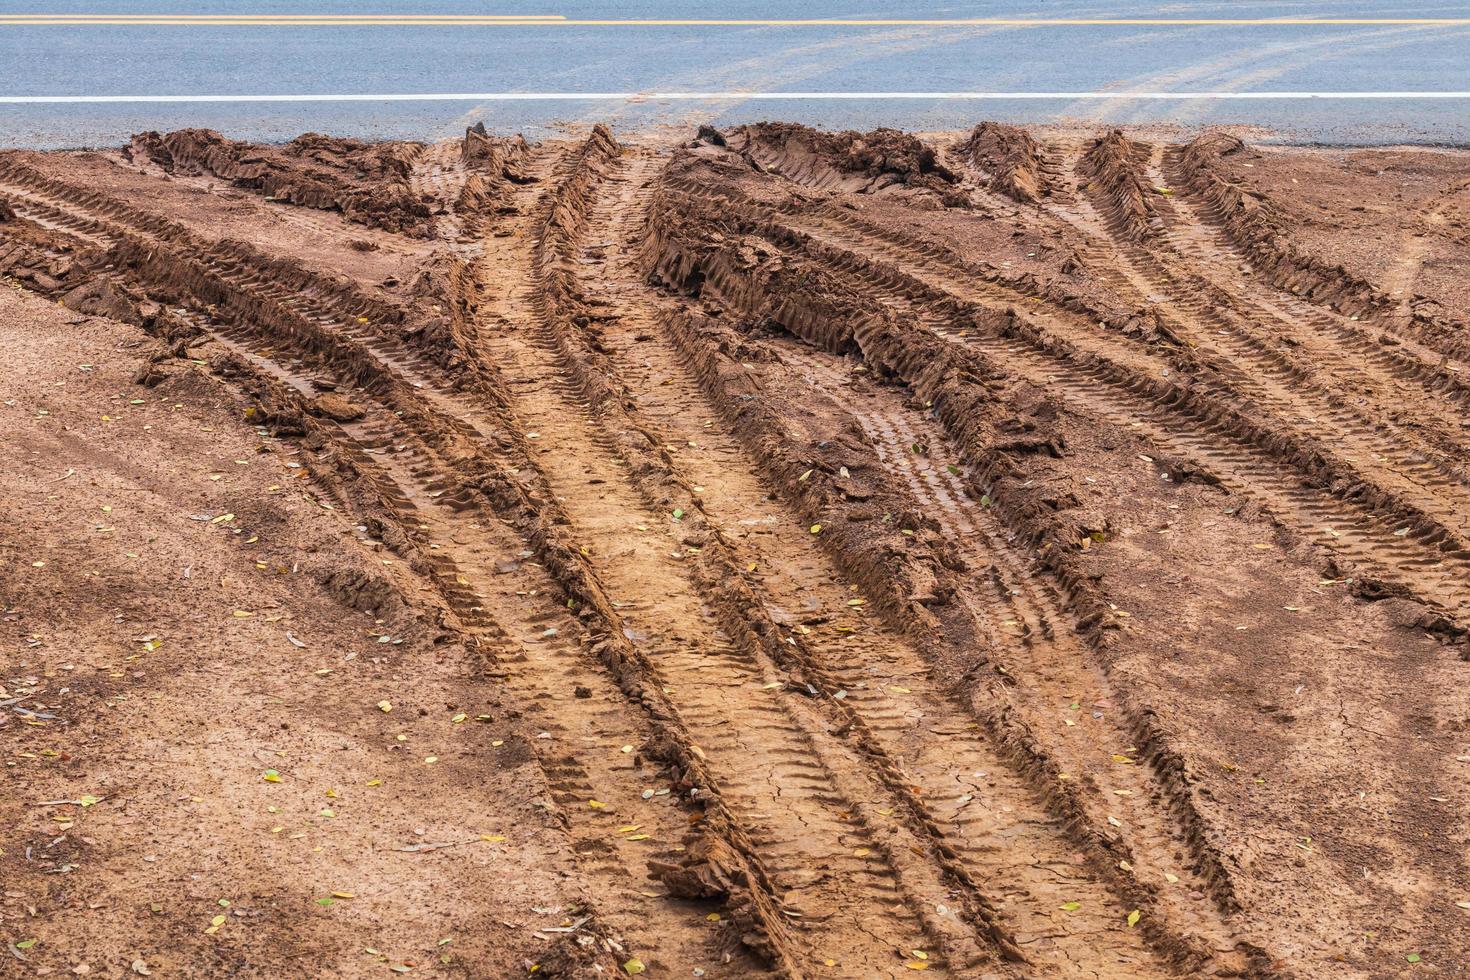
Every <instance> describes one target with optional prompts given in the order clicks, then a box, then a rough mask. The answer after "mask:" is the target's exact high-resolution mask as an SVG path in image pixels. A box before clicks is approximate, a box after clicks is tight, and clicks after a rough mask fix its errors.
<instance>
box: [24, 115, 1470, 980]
mask: <svg viewBox="0 0 1470 980" xmlns="http://www.w3.org/2000/svg"><path fill="white" fill-rule="evenodd" d="M1467 195H1470V156H1467V155H1466V154H1465V153H1463V152H1460V151H1428V150H1422V149H1403V150H1373V151H1351V150H1350V151H1344V150H1321V149H1306V148H1280V147H1270V148H1267V147H1256V146H1252V145H1249V144H1247V143H1243V142H1241V141H1240V140H1239V139H1236V138H1235V137H1233V136H1229V135H1226V134H1222V133H1204V134H1176V135H1173V136H1171V137H1169V138H1161V136H1160V134H1158V133H1153V132H1148V133H1143V132H1140V133H1122V132H1071V131H1065V130H1058V129H1048V130H1045V131H1040V130H1038V131H1036V132H1034V133H1028V132H1026V131H1023V130H1020V129H1016V128H1014V127H1009V126H1001V125H996V124H989V123H987V124H982V125H980V126H977V127H976V128H975V130H974V131H972V132H969V133H942V134H926V135H925V136H924V137H923V138H922V139H921V138H918V137H915V136H909V135H905V134H901V133H897V132H893V131H886V130H879V131H876V132H874V133H867V134H859V133H841V134H838V133H824V132H817V131H814V130H810V129H807V128H805V127H802V126H797V125H788V124H762V125H759V126H751V127H743V128H740V129H734V130H729V131H724V132H721V131H717V130H715V129H712V128H709V127H705V128H702V129H700V130H699V131H698V133H697V134H696V133H694V132H690V133H686V134H681V135H679V136H677V137H675V138H663V137H660V138H658V139H650V138H642V139H640V138H636V137H633V136H624V135H621V134H618V135H615V134H613V133H611V132H610V131H608V130H606V129H603V128H602V127H598V128H596V129H594V130H592V131H591V132H590V133H589V134H587V135H586V136H585V138H582V139H568V140H565V141H553V142H545V143H538V144H527V143H526V142H525V141H523V140H521V139H519V138H518V137H515V136H512V135H496V134H492V133H487V132H485V131H484V130H483V129H480V128H478V127H476V128H473V129H471V130H469V131H467V132H466V135H465V137H464V139H463V140H453V141H448V142H445V143H441V144H435V145H431V146H425V145H420V144H413V143H388V144H362V143H356V142H354V141H350V140H339V139H334V138H330V137H323V136H315V135H308V136H303V137H302V138H300V139H298V140H296V141H294V142H292V143H290V144H286V145H284V146H279V147H265V146H255V145H251V144H245V143H238V142H235V141H232V140H229V139H227V138H226V137H223V136H221V135H219V134H217V133H211V132H207V131H181V132H177V133H170V134H158V133H145V134H140V135H139V136H138V137H136V138H135V139H134V140H133V141H132V143H131V144H130V145H128V146H127V147H120V148H118V149H116V150H112V151H107V152H102V153H59V154H39V153H25V152H16V153H7V154H0V275H3V277H4V282H3V284H0V403H3V404H0V412H3V416H0V417H3V426H4V431H5V432H6V434H7V438H6V439H4V440H3V441H0V454H3V456H0V464H3V465H0V507H3V508H4V511H3V519H0V561H3V563H4V574H3V576H0V627H3V634H0V665H3V670H0V750H3V754H4V759H5V770H4V777H5V778H4V787H5V792H4V793H0V885H3V888H0V945H3V946H4V947H5V948H4V949H3V950H0V975H3V976H11V975H14V976H17V977H24V976H44V975H55V976H63V975H96V976H106V977H125V976H139V975H141V976H149V975H153V976H221V977H223V976H231V977H234V976H258V977H283V976H290V977H295V976H300V977H318V976H383V975H392V974H395V973H397V974H429V975H445V976H463V977H524V976H567V977H595V976H604V977H606V976H617V975H623V976H628V975H638V974H646V975H648V976H655V977H662V976H668V977H678V976H684V977H688V976H696V977H699V976H704V977H754V976H768V975H770V976H784V977H826V976H832V977H875V976H893V977H897V976H907V975H909V974H911V973H913V972H919V971H928V972H932V973H936V974H944V975H952V976H957V977H994V978H1002V977H1023V976H1058V977H1089V976H1090V977H1118V978H1123V977H1130V978H1131V977H1164V976H1250V977H1300V978H1306V977H1320V976H1333V977H1361V978H1370V977H1371V978H1377V977H1398V976H1405V975H1413V974H1416V973H1419V972H1426V973H1433V974H1439V975H1452V976H1453V975H1461V974H1464V973H1466V972H1467V968H1470V940H1467V937H1470V822H1467V818H1466V816H1465V815H1466V814H1467V813H1470V785H1467V777H1470V693H1467V685H1466V684H1465V683H1464V680H1463V678H1464V676H1465V671H1466V670H1470V664H1467V662H1466V660H1467V651H1470V639H1467V633H1466V629H1467V627H1470V528H1467V521H1470V473H1467V469H1466V467H1467V464H1470V434H1467V431H1466V426H1467V423H1466V422H1465V418H1466V414H1465V410H1466V405H1467V403H1470V379H1467V378H1466V377H1465V375H1464V372H1465V370H1466V368H1467V365H1470V345H1467V342H1466V322H1467V320H1470V293H1467V291H1466V287H1465V283H1466V277H1465V267H1466V265H1467V263H1470V247H1467V237H1466V228H1465V221H1467V220H1470V217H1467V212H1466V208H1467V207H1470V204H1467V201H1470V197H1467Z"/></svg>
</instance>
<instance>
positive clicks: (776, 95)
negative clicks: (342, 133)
mask: <svg viewBox="0 0 1470 980" xmlns="http://www.w3.org/2000/svg"><path fill="white" fill-rule="evenodd" d="M721 99H739V100H742V101H750V100H753V99H767V100H781V101H800V100H803V99H848V100H878V99H885V100H902V99H919V100H948V99H956V100H964V99H969V100H992V101H1003V100H1009V99H1024V100H1048V99H1050V100H1071V99H1110V100H1132V99H1177V100H1188V99H1256V100H1268V99H1470V91H1464V92H1453V91H1451V92H1446V91H1420V92H1415V91H1406V92H1106V91H1105V92H424V93H412V92H384V93H339V94H310V93H303V94H264V95H229V94H220V95H0V105H60V104H83V105H85V104H91V103H129V102H136V103H143V102H591V101H599V102H609V101H615V102H691V101H700V102H705V101H719V100H721Z"/></svg>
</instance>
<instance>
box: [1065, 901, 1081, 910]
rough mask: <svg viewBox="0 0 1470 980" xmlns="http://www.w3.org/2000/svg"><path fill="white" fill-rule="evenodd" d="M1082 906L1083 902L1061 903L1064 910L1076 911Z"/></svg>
mask: <svg viewBox="0 0 1470 980" xmlns="http://www.w3.org/2000/svg"><path fill="white" fill-rule="evenodd" d="M1081 907H1082V903H1081V902H1063V903H1062V905H1061V909H1062V911H1063V912H1075V911H1077V910H1078V909H1080V908H1081Z"/></svg>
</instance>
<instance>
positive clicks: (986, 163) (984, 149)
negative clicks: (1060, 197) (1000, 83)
mask: <svg viewBox="0 0 1470 980" xmlns="http://www.w3.org/2000/svg"><path fill="white" fill-rule="evenodd" d="M955 149H956V152H958V153H959V154H960V156H961V158H962V159H963V160H964V161H965V162H967V163H968V164H970V166H972V167H974V168H975V169H976V170H977V171H979V173H980V175H981V177H982V178H983V179H984V180H985V182H986V186H988V187H989V188H990V189H991V190H993V191H996V192H998V193H1001V194H1004V195H1006V196H1007V197H1011V198H1015V199H1016V200H1017V201H1020V202H1021V203H1023V204H1032V203H1035V202H1036V201H1038V200H1040V199H1041V198H1043V197H1046V196H1047V195H1048V194H1050V193H1051V188H1050V187H1049V186H1048V185H1047V182H1046V178H1045V176H1043V174H1042V172H1041V152H1040V149H1039V148H1038V147H1037V145H1036V141H1035V140H1033V139H1032V138H1031V134H1030V133H1028V132H1026V131H1025V130H1024V129H1021V128H1020V127H1018V126H1007V125H1005V124H1004V123H997V122H983V123H981V124H980V125H978V126H976V127H975V128H974V129H972V130H971V131H970V135H969V137H968V138H967V139H966V140H965V141H964V142H963V143H961V144H959V146H958V147H956V148H955Z"/></svg>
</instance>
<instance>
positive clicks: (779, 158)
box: [726, 122, 969, 207]
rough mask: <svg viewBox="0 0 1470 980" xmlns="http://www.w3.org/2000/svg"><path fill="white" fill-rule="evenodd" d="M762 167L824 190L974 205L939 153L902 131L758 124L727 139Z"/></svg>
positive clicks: (735, 132)
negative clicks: (915, 196) (905, 195)
mask: <svg viewBox="0 0 1470 980" xmlns="http://www.w3.org/2000/svg"><path fill="white" fill-rule="evenodd" d="M726 140H727V142H728V144H729V145H730V146H731V147H733V148H734V149H736V150H739V151H740V152H742V153H744V154H745V156H746V157H747V158H748V159H750V160H751V161H752V162H753V163H755V164H756V165H757V166H758V167H760V168H762V169H766V170H774V171H776V172H777V173H780V174H781V175H782V176H785V177H788V178H790V179H792V180H794V181H796V182H797V183H800V184H805V185H807V186H810V187H813V188H815V189H818V190H832V191H841V192H845V193H858V194H876V193H879V192H883V191H890V192H892V191H899V190H904V191H909V192H918V194H920V195H922V194H927V195H932V196H933V197H934V198H937V199H938V201H939V203H942V204H943V205H944V206H946V207H964V206H966V205H968V204H969V200H968V199H967V198H966V197H965V194H964V192H963V191H961V190H960V189H959V186H958V185H959V178H958V177H957V176H956V175H955V174H954V173H953V172H951V171H950V170H949V169H948V168H947V167H945V166H944V165H943V164H941V163H940V162H939V158H938V154H936V153H935V152H934V148H933V147H931V146H929V145H928V144H926V143H925V142H924V141H923V140H920V139H919V138H918V137H916V136H911V135H909V134H908V133H901V132H899V131H898V130H896V129H875V130H873V131H872V132H868V133H859V132H856V131H854V130H847V131H844V132H840V133H826V132H823V131H821V130H818V129H812V128H811V127H810V126H803V125H800V124H798V123H769V122H767V123H755V124H753V125H750V126H741V127H739V128H738V129H736V130H735V131H734V132H733V133H732V134H731V135H730V136H728V137H726Z"/></svg>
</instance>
